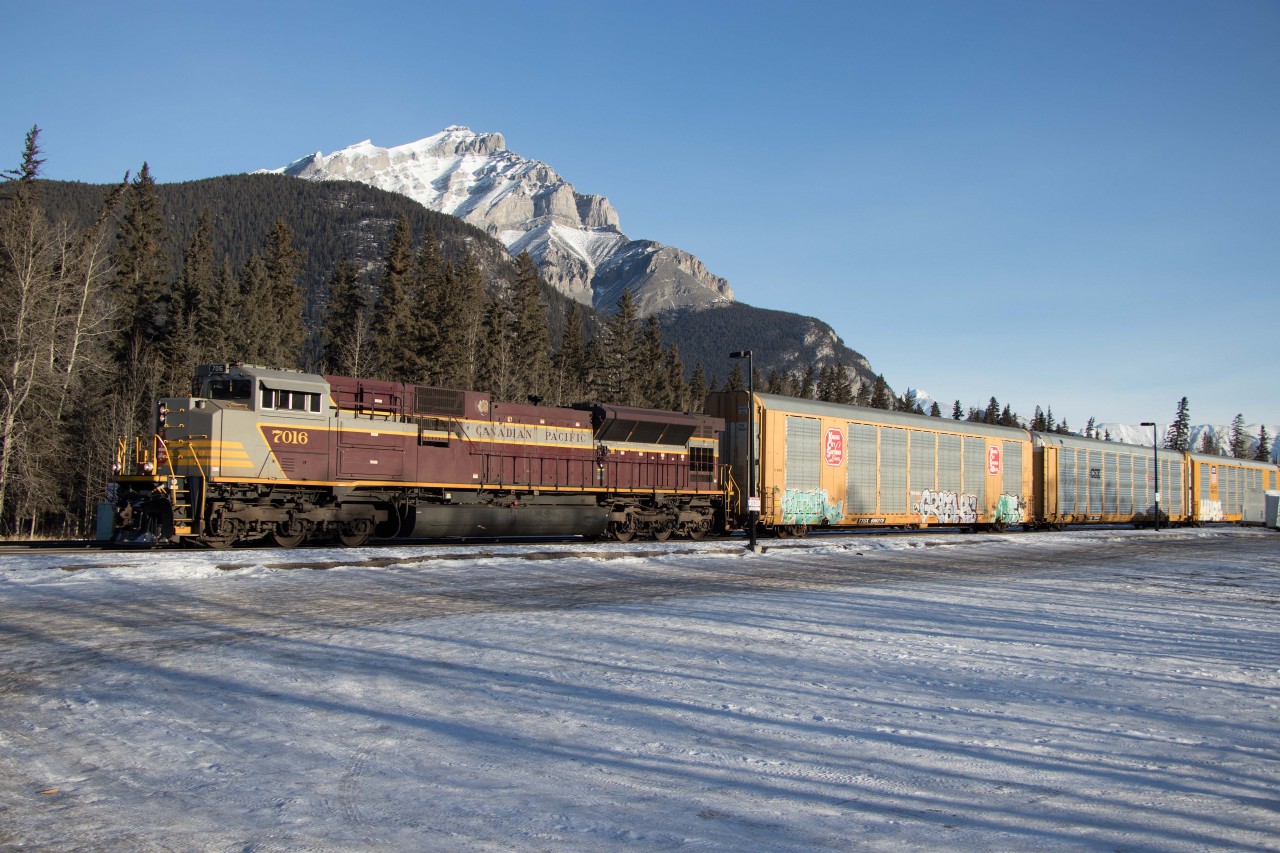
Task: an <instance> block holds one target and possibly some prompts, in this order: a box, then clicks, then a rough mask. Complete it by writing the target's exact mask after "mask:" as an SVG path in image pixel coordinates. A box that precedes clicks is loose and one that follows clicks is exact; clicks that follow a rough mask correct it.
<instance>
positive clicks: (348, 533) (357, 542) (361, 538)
mask: <svg viewBox="0 0 1280 853" xmlns="http://www.w3.org/2000/svg"><path fill="white" fill-rule="evenodd" d="M370 526H371V525H370V524H369V523H368V522H367V521H353V522H351V523H350V524H344V525H342V529H341V530H339V531H338V541H339V542H341V543H342V544H343V545H346V546H347V547H348V548H359V547H360V546H361V545H363V544H364V543H366V542H368V541H369V535H370V532H371V531H370Z"/></svg>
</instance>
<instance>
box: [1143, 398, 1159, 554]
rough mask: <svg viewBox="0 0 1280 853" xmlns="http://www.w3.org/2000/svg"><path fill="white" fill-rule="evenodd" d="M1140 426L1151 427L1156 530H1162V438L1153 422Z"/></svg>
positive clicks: (1145, 422) (1144, 422)
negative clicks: (1154, 467) (1154, 470)
mask: <svg viewBox="0 0 1280 853" xmlns="http://www.w3.org/2000/svg"><path fill="white" fill-rule="evenodd" d="M1139 426H1149V427H1151V453H1152V457H1153V459H1152V461H1153V462H1154V463H1155V466H1156V473H1155V485H1156V530H1159V529H1160V437H1159V435H1157V433H1156V425H1155V423H1154V422H1152V421H1143V422H1142V423H1141V424H1139Z"/></svg>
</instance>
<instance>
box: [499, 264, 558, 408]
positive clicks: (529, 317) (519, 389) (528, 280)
mask: <svg viewBox="0 0 1280 853" xmlns="http://www.w3.org/2000/svg"><path fill="white" fill-rule="evenodd" d="M508 318H509V319H508V322H509V323H510V325H511V337H512V351H513V352H512V354H513V356H514V358H515V365H514V367H515V370H514V383H515V387H514V388H513V392H514V397H515V399H516V400H525V399H527V398H529V397H537V398H539V399H540V400H547V399H549V398H550V396H551V393H552V389H551V340H550V333H549V332H548V330H547V305H546V302H545V300H544V298H543V295H542V280H541V278H540V277H539V276H538V267H537V266H536V265H535V264H534V262H533V258H531V257H529V253H528V252H521V253H520V255H519V256H518V257H517V258H516V280H515V282H514V283H513V284H512V285H511V288H510V290H509V296H508Z"/></svg>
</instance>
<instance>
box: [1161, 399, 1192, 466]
mask: <svg viewBox="0 0 1280 853" xmlns="http://www.w3.org/2000/svg"><path fill="white" fill-rule="evenodd" d="M1164 446H1165V447H1166V448H1167V449H1169V450H1181V451H1183V452H1184V453H1185V452H1186V451H1188V450H1190V449H1191V406H1190V405H1189V404H1188V403H1187V398H1186V397H1183V398H1182V399H1181V400H1179V401H1178V412H1177V414H1176V415H1174V418H1173V423H1171V424H1169V431H1168V432H1167V433H1165V437H1164Z"/></svg>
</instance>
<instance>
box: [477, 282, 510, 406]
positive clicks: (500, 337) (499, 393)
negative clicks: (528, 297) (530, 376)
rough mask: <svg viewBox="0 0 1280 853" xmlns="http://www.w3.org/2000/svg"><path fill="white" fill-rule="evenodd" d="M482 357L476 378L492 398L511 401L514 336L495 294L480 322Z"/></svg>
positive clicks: (504, 308) (490, 299) (503, 308)
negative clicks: (482, 346) (482, 344)
mask: <svg viewBox="0 0 1280 853" xmlns="http://www.w3.org/2000/svg"><path fill="white" fill-rule="evenodd" d="M483 336H484V337H483V340H484V358H482V359H480V363H479V365H478V373H477V376H476V378H477V380H478V382H479V385H480V387H481V388H487V389H488V390H489V392H490V393H491V394H493V396H494V399H496V400H506V401H514V400H515V398H516V380H517V375H516V374H517V370H516V363H515V336H514V332H513V330H512V328H511V323H510V322H509V320H508V317H507V306H506V304H505V303H504V302H503V301H502V298H501V297H500V296H498V295H497V294H494V295H492V296H490V297H489V299H488V301H487V303H486V307H485V312H484V326H483Z"/></svg>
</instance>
